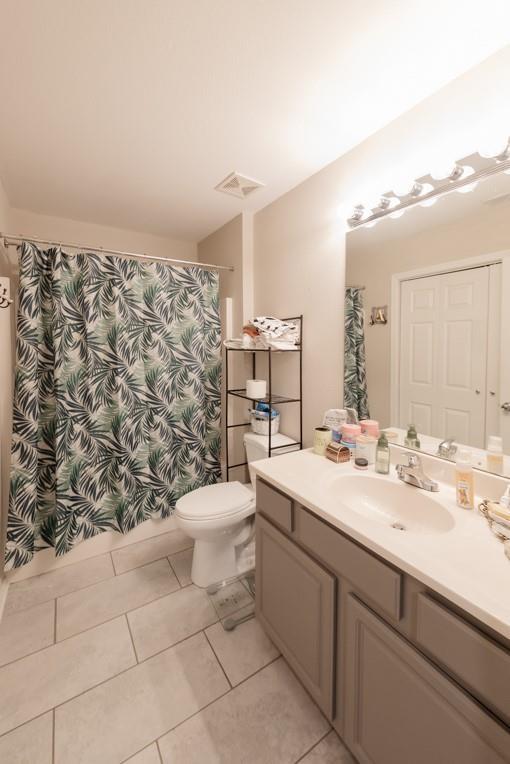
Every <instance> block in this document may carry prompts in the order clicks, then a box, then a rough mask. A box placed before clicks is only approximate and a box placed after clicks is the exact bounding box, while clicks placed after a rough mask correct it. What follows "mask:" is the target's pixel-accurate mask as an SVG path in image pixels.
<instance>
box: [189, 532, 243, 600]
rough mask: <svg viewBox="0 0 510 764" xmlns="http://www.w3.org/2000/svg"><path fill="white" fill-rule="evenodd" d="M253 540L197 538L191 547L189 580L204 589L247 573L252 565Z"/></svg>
mask: <svg viewBox="0 0 510 764" xmlns="http://www.w3.org/2000/svg"><path fill="white" fill-rule="evenodd" d="M254 559H255V542H254V541H250V542H249V543H246V541H245V542H244V543H241V544H239V545H238V546H235V544H233V543H232V537H230V538H229V537H228V536H226V537H223V538H222V537H221V536H220V538H219V539H215V540H214V541H207V540H205V539H197V540H196V541H195V548H194V549H193V562H192V565H191V580H192V581H193V583H194V584H195V586H199V587H200V588H201V589H206V588H207V587H208V586H211V584H217V583H219V582H220V581H226V580H228V579H230V578H236V577H237V576H240V575H242V574H243V573H247V572H248V570H252V569H253V567H254Z"/></svg>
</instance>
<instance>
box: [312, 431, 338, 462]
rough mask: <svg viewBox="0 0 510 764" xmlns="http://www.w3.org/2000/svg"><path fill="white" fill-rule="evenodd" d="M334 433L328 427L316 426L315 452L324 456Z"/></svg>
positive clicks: (314, 437)
mask: <svg viewBox="0 0 510 764" xmlns="http://www.w3.org/2000/svg"><path fill="white" fill-rule="evenodd" d="M332 438H333V433H332V432H331V430H330V429H329V428H328V427H316V428H315V430H314V434H313V452H314V454H319V456H324V454H325V453H326V448H327V447H328V445H329V444H330V443H331V440H332Z"/></svg>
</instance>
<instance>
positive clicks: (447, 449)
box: [437, 438, 457, 459]
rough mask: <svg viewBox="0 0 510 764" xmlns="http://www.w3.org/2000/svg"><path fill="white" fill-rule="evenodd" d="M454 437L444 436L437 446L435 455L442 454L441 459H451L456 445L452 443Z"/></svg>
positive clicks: (455, 450) (455, 451)
mask: <svg viewBox="0 0 510 764" xmlns="http://www.w3.org/2000/svg"><path fill="white" fill-rule="evenodd" d="M454 440H455V438H446V440H443V441H442V443H440V444H439V445H438V447H437V456H442V457H443V459H453V457H454V456H455V454H456V453H457V446H456V445H455V443H454Z"/></svg>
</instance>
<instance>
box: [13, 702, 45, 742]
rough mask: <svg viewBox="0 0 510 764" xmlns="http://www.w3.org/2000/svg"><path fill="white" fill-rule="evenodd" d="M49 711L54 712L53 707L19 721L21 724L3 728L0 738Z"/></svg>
mask: <svg viewBox="0 0 510 764" xmlns="http://www.w3.org/2000/svg"><path fill="white" fill-rule="evenodd" d="M50 711H53V712H54V709H53V708H47V709H46V711H41V712H40V713H39V714H36V716H32V717H31V718H30V719H27V720H26V722H21V724H17V725H16V726H15V727H11V729H9V730H5V732H2V734H1V735H0V740H2V738H4V737H7V735H10V734H11V732H14V731H15V730H19V729H20V727H24V726H25V724H30V722H35V720H36V719H40V718H41V716H46V714H49V713H50Z"/></svg>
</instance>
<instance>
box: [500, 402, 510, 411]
mask: <svg viewBox="0 0 510 764" xmlns="http://www.w3.org/2000/svg"><path fill="white" fill-rule="evenodd" d="M501 408H502V409H503V411H505V412H506V413H507V414H509V413H510V402H508V401H507V402H506V403H502V404H501Z"/></svg>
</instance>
